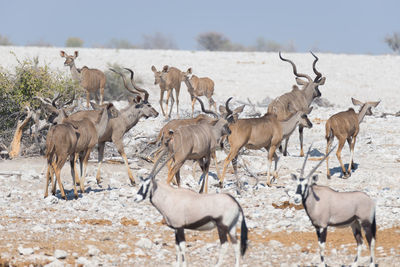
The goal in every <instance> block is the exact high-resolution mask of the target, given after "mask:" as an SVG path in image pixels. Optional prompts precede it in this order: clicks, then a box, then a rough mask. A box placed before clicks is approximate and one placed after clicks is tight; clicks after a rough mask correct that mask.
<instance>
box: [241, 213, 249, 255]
mask: <svg viewBox="0 0 400 267" xmlns="http://www.w3.org/2000/svg"><path fill="white" fill-rule="evenodd" d="M247 234H248V229H247V225H246V220H245V217H244V214H243V211H242V226H241V229H240V254H241V255H242V256H243V255H244V253H246V249H247V240H248V237H247Z"/></svg>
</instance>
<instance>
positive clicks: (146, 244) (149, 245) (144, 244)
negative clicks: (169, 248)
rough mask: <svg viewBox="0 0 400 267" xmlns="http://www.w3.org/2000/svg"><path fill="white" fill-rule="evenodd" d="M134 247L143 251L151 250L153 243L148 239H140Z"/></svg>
mask: <svg viewBox="0 0 400 267" xmlns="http://www.w3.org/2000/svg"><path fill="white" fill-rule="evenodd" d="M136 246H138V247H140V248H145V249H151V248H152V247H153V242H151V240H150V239H147V238H144V237H142V238H141V239H140V240H139V241H137V242H136Z"/></svg>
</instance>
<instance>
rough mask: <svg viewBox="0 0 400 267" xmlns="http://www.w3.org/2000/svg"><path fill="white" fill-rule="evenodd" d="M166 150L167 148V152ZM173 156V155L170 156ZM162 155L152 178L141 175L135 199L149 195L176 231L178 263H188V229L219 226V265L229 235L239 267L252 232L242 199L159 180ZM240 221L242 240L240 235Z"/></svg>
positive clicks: (152, 172) (152, 202) (155, 166)
mask: <svg viewBox="0 0 400 267" xmlns="http://www.w3.org/2000/svg"><path fill="white" fill-rule="evenodd" d="M165 153H166V151H164V153H163V154H165ZM172 156H173V154H172V155H171V156H170V157H169V158H171V157H172ZM161 158H162V157H160V158H159V159H158V160H157V162H156V163H155V164H154V167H153V170H152V171H151V174H150V175H149V177H148V178H146V179H143V178H141V184H140V188H139V191H138V192H137V194H136V197H135V201H136V202H141V201H143V200H144V199H146V197H147V196H149V199H150V203H151V204H152V205H153V206H154V207H155V208H156V209H157V210H158V211H159V212H160V213H161V215H162V216H163V217H164V220H165V222H166V224H167V225H168V227H170V228H172V229H173V230H174V231H175V247H176V266H187V260H186V255H185V250H186V242H185V233H184V230H185V229H190V230H199V231H207V230H212V229H214V228H217V230H218V236H219V240H220V242H221V248H220V254H219V258H218V262H217V264H216V266H221V265H222V262H223V260H224V256H225V253H226V249H227V246H228V242H227V241H228V235H229V239H230V241H231V243H232V244H233V246H234V250H235V266H236V267H238V266H239V263H240V257H241V256H242V257H243V256H244V254H245V252H246V249H247V234H248V229H247V226H246V221H245V216H244V213H243V209H242V207H241V206H240V204H239V202H238V201H237V200H236V199H235V198H234V197H233V196H231V195H229V194H227V193H220V194H199V193H196V192H194V191H192V190H189V189H185V188H173V187H171V186H170V185H169V184H166V183H165V182H161V181H156V179H155V176H156V175H157V173H158V172H159V171H160V169H161V168H162V167H163V166H161V167H160V168H159V169H158V170H156V168H157V165H158V163H159V161H160V159H161ZM167 161H168V159H167ZM167 161H165V163H166V162H167ZM165 163H164V164H165ZM155 170H156V171H155ZM239 224H240V225H241V226H240V242H238V239H237V236H236V229H237V227H238V225H239Z"/></svg>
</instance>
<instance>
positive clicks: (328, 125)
mask: <svg viewBox="0 0 400 267" xmlns="http://www.w3.org/2000/svg"><path fill="white" fill-rule="evenodd" d="M332 137H333V131H332V127H331V121H330V120H328V121H327V122H326V124H325V139H326V140H327V141H328V140H330V139H331V138H332Z"/></svg>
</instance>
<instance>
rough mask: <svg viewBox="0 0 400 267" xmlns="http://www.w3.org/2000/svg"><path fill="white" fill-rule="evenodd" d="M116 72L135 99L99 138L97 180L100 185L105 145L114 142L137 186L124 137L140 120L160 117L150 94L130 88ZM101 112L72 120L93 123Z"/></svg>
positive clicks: (80, 113)
mask: <svg viewBox="0 0 400 267" xmlns="http://www.w3.org/2000/svg"><path fill="white" fill-rule="evenodd" d="M115 72H116V73H118V74H119V75H120V76H121V77H122V79H123V80H124V84H125V88H126V90H128V91H129V92H130V93H132V94H133V95H134V96H135V97H132V98H129V105H128V106H127V107H125V108H123V109H122V110H120V111H119V114H118V117H116V118H112V119H110V120H109V122H108V124H107V128H106V131H105V133H104V134H103V135H101V136H99V140H98V162H99V166H98V169H97V174H96V180H97V182H98V183H100V169H101V164H102V162H103V156H104V147H105V143H106V142H113V143H114V144H115V146H116V148H117V150H118V153H119V154H120V155H121V156H122V158H123V160H124V163H125V166H126V169H127V172H128V176H129V180H130V181H131V184H135V179H134V178H133V175H132V172H131V170H130V168H129V163H128V158H127V156H126V153H125V150H124V144H123V137H124V134H125V133H126V132H128V131H129V130H130V129H132V127H134V126H135V125H136V124H137V123H138V122H139V120H140V118H145V119H147V118H150V117H152V118H156V117H157V116H158V112H157V111H156V110H155V109H154V108H153V107H152V106H151V104H150V103H149V102H148V97H149V94H148V93H147V91H146V90H144V89H142V90H144V91H145V92H139V91H137V90H135V89H132V88H130V87H129V85H128V83H127V82H126V78H125V76H124V75H123V74H122V73H120V72H117V71H115ZM93 106H95V105H93ZM98 108H100V109H101V107H96V109H98ZM99 112H101V110H84V111H78V112H76V113H74V114H71V115H70V118H72V119H74V120H80V119H83V118H88V119H89V120H91V121H92V122H93V121H94V120H95V118H96V117H97V116H98V113H99Z"/></svg>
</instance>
